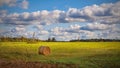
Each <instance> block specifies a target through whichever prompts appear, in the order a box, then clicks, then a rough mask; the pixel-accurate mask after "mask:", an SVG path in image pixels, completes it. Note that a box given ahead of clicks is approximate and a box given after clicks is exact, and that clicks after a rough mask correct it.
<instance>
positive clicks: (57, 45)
mask: <svg viewBox="0 0 120 68" xmlns="http://www.w3.org/2000/svg"><path fill="white" fill-rule="evenodd" d="M41 45H46V46H49V47H50V48H51V50H52V53H51V54H50V55H48V56H43V55H39V54H38V48H39V47H40V46H41ZM119 57H120V42H39V43H36V44H28V43H26V42H0V59H5V60H24V61H29V62H45V63H71V64H79V65H80V67H81V68H82V67H83V68H112V67H113V68H115V67H120V58H119Z"/></svg>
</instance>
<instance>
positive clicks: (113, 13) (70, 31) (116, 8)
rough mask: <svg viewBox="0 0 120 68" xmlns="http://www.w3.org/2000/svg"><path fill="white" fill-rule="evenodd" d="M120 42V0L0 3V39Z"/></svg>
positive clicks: (2, 0) (1, 0) (3, 0)
mask: <svg viewBox="0 0 120 68" xmlns="http://www.w3.org/2000/svg"><path fill="white" fill-rule="evenodd" d="M34 32H35V38H37V39H41V40H46V39H48V38H52V37H55V38H56V40H58V41H69V40H71V39H72V40H73V39H78V38H79V39H96V38H97V39H101V38H103V39H120V0H0V36H7V37H21V36H24V37H27V38H32V36H33V33H34Z"/></svg>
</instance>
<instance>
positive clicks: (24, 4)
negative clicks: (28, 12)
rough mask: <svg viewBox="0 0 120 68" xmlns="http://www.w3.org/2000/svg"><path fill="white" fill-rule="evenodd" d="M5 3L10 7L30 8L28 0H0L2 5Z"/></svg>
mask: <svg viewBox="0 0 120 68" xmlns="http://www.w3.org/2000/svg"><path fill="white" fill-rule="evenodd" d="M3 5H7V6H9V7H15V6H17V7H20V8H23V9H27V8H28V5H29V3H28V1H27V0H22V1H20V0H0V6H3Z"/></svg>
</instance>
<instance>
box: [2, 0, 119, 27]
mask: <svg viewBox="0 0 120 68" xmlns="http://www.w3.org/2000/svg"><path fill="white" fill-rule="evenodd" d="M5 1H6V0H5ZM22 3H25V4H24V5H28V3H27V1H26V0H23V2H22ZM24 5H22V6H23V8H25V9H26V8H27V6H24ZM119 6H120V2H117V3H114V4H113V3H108V4H101V5H92V6H86V7H84V8H82V9H77V8H69V9H68V11H61V10H53V11H47V10H42V11H36V12H31V13H29V12H23V13H12V14H6V15H4V16H3V17H0V22H3V23H9V24H13V23H15V24H17V23H18V24H20V23H22V24H23V25H24V24H28V25H29V24H31V22H33V23H36V22H37V24H40V25H49V24H51V23H71V22H99V23H102V24H117V23H120V22H119V21H120V13H119V12H120V9H119ZM1 20H2V21H1ZM26 22H27V23H26Z"/></svg>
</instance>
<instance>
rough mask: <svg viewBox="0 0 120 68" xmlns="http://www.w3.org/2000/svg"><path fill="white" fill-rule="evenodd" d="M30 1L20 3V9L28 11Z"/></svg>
mask: <svg viewBox="0 0 120 68" xmlns="http://www.w3.org/2000/svg"><path fill="white" fill-rule="evenodd" d="M28 5H29V3H28V1H27V0H23V1H22V3H20V7H21V8H23V9H28Z"/></svg>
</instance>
